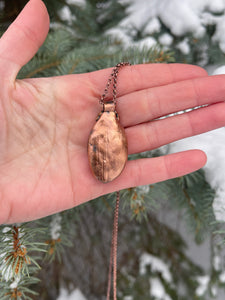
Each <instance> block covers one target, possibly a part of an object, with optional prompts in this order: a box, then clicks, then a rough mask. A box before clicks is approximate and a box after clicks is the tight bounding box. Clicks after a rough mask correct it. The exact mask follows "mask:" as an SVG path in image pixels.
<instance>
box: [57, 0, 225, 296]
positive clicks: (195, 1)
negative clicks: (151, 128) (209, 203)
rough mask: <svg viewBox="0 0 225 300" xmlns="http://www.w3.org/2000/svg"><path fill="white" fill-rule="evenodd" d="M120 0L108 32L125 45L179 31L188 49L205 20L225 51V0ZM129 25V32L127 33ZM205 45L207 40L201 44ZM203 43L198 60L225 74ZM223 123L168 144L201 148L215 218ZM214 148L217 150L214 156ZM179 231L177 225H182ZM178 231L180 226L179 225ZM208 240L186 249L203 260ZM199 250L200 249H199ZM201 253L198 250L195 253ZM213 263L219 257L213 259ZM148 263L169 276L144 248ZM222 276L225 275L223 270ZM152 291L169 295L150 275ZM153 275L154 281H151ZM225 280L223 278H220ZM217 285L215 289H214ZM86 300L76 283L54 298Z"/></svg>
mask: <svg viewBox="0 0 225 300" xmlns="http://www.w3.org/2000/svg"><path fill="white" fill-rule="evenodd" d="M67 2H68V3H69V2H70V3H79V4H81V5H82V3H84V1H82V0H79V1H78V0H68V1H67ZM120 2H122V3H127V2H128V3H131V4H132V5H131V6H130V7H129V10H128V13H129V15H128V17H127V18H126V19H124V20H123V22H122V23H121V24H120V26H119V27H117V28H114V29H113V30H110V32H109V33H110V34H111V35H113V36H115V37H117V38H119V39H121V40H123V42H124V46H125V47H129V46H131V45H133V44H135V43H136V44H138V45H140V46H147V47H149V46H153V45H156V44H157V42H159V43H160V44H161V46H163V47H164V49H169V48H170V47H171V45H172V44H173V42H174V36H177V37H183V36H185V35H186V34H187V37H184V38H183V39H182V40H181V41H179V43H177V44H176V46H175V47H176V48H177V49H179V50H180V51H181V52H182V53H183V54H184V55H187V54H189V52H190V51H191V50H190V43H189V42H190V40H189V38H188V35H190V34H191V35H192V36H193V37H194V38H196V39H200V38H202V37H203V36H204V35H205V33H206V26H207V25H215V26H216V30H215V33H214V35H213V37H212V42H217V43H218V44H219V47H220V49H221V51H222V52H224V53H225V13H224V12H225V0H213V1H212V0H182V1H180V0H130V1H126V0H120ZM62 15H63V17H64V18H65V19H69V18H72V16H71V15H70V12H69V10H68V9H67V8H64V9H63V11H62ZM160 20H161V21H162V22H163V23H164V24H165V25H166V26H167V27H168V28H169V29H170V33H171V34H170V33H162V34H160V32H161V29H162V28H161V22H160ZM134 28H135V30H137V29H139V30H142V33H143V36H146V37H145V38H143V39H141V40H139V41H137V42H134V41H133V39H132V38H131V36H130V32H131V31H132V30H134ZM128 31H129V34H128ZM154 33H158V34H159V37H158V40H156V39H155V38H154V37H152V36H150V35H154ZM206 46H207V45H206ZM204 50H206V49H204V48H203V49H202V52H203V54H204V53H205V56H204V55H203V56H202V60H201V62H200V63H199V64H200V65H203V66H204V67H205V68H206V69H207V70H208V72H209V73H210V74H212V75H214V74H225V66H222V65H219V66H218V65H207V54H206V51H205V52H204ZM224 141H225V128H221V129H218V130H214V131H212V132H209V133H205V134H202V135H198V136H195V137H191V138H187V139H184V140H182V141H178V142H175V143H173V144H171V145H170V146H169V147H170V152H171V153H172V152H177V151H182V150H187V149H196V148H198V149H202V150H203V151H205V152H206V154H207V157H208V161H207V164H206V166H205V167H204V170H205V173H206V179H207V181H208V182H209V183H210V185H211V187H212V188H214V189H215V190H216V198H215V201H214V205H213V207H214V212H215V215H216V218H217V220H223V221H225V184H224V183H225V143H224ZM215 153H217V154H216V156H215ZM170 222H172V221H171V219H169V217H168V223H169V224H170V225H171V223H170ZM181 231H182V229H181ZM183 234H186V235H187V240H188V234H187V233H185V230H184V229H183ZM208 247H209V243H207V242H206V243H205V244H204V245H203V246H201V248H200V247H197V246H194V245H191V244H189V248H190V255H191V256H192V257H193V256H196V260H197V261H199V262H200V263H202V264H203V265H204V264H205V265H206V267H207V263H205V262H206V261H208V260H209V250H208ZM199 250H200V251H199ZM199 253H200V255H199ZM217 263H218V262H217ZM146 264H150V265H151V266H152V268H153V269H155V270H157V271H159V272H161V273H162V277H163V278H164V279H165V280H166V281H168V282H170V281H171V275H170V272H169V270H168V267H167V265H166V264H165V263H164V262H163V261H161V260H160V259H158V258H156V257H153V256H151V255H149V254H143V255H142V256H141V257H140V273H142V272H144V269H145V265H146ZM224 277H225V276H224ZM151 280H152V282H151V286H153V287H154V288H152V289H151V293H152V294H151V295H152V296H153V297H156V298H157V299H161V300H171V299H170V298H168V296H167V295H166V294H165V291H164V289H163V287H162V285H161V283H160V281H159V280H157V279H154V278H153V279H151ZM208 280H209V278H207V277H203V278H199V288H198V291H197V294H198V295H199V296H201V295H203V294H204V291H205V290H206V288H207V284H208ZM153 281H154V282H153ZM221 281H222V282H224V281H225V278H221ZM216 292H217V291H214V293H216ZM65 299H67V300H85V297H84V296H83V295H82V293H81V291H79V290H78V289H77V290H75V291H74V292H73V293H71V294H68V292H67V291H65V290H61V294H60V296H59V298H58V300H65ZM217 299H218V300H219V299H224V295H221V296H219V295H218V296H217ZM124 300H134V299H133V298H132V297H126V299H124Z"/></svg>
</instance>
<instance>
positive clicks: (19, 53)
mask: <svg viewBox="0 0 225 300" xmlns="http://www.w3.org/2000/svg"><path fill="white" fill-rule="evenodd" d="M48 29H49V17H48V13H47V9H46V7H45V5H44V3H43V2H42V1H41V0H30V1H29V2H28V4H27V5H26V6H25V8H24V9H23V10H22V12H21V13H20V14H19V16H18V17H17V19H16V20H15V21H14V22H13V23H12V25H11V26H10V27H9V28H8V30H7V31H6V32H5V34H4V35H3V36H2V38H1V39H0V69H1V72H3V73H4V76H10V77H11V76H13V77H14V78H15V77H16V75H17V73H18V71H19V70H20V68H21V67H22V66H23V65H25V64H26V63H27V62H28V61H29V60H30V59H31V58H32V57H33V56H34V54H35V53H36V52H37V50H38V48H39V47H40V46H41V44H42V43H43V42H44V40H45V38H46V35H47V33H48Z"/></svg>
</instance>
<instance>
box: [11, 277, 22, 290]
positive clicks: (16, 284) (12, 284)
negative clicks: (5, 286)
mask: <svg viewBox="0 0 225 300" xmlns="http://www.w3.org/2000/svg"><path fill="white" fill-rule="evenodd" d="M19 281H20V276H17V277H16V278H14V281H13V282H12V283H11V284H10V286H9V287H10V289H15V288H17V286H18V283H19Z"/></svg>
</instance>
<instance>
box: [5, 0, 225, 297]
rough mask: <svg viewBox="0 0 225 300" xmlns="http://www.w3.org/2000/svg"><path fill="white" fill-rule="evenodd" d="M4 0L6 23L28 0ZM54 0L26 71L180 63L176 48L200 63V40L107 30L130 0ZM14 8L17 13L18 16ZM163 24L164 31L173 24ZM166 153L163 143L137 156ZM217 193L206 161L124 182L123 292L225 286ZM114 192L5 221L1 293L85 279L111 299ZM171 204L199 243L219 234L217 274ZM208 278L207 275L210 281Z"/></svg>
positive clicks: (49, 288)
mask: <svg viewBox="0 0 225 300" xmlns="http://www.w3.org/2000/svg"><path fill="white" fill-rule="evenodd" d="M1 2H2V3H4V5H2V7H4V12H3V13H2V14H1V17H2V19H1V22H2V23H1V24H2V28H6V27H7V25H8V24H9V23H10V22H11V21H12V18H14V17H15V15H16V14H18V13H19V11H20V9H21V8H22V6H24V4H25V2H26V1H21V2H19V1H11V2H9V1H1ZM45 3H46V4H47V7H48V9H49V11H50V16H51V18H52V22H53V26H52V27H51V30H50V33H49V35H48V38H47V40H46V42H45V43H44V45H43V46H42V47H41V49H40V50H39V51H38V53H37V54H36V56H35V57H34V58H33V59H32V60H31V61H30V62H29V63H28V64H27V65H26V66H25V67H24V68H23V69H22V70H21V72H20V74H19V78H29V77H39V76H53V75H54V76H55V75H63V74H74V73H83V72H90V71H94V70H98V69H101V68H105V67H112V66H114V65H115V64H116V63H118V62H119V61H123V60H128V61H130V62H131V63H132V64H135V63H143V62H144V63H151V62H158V63H160V62H165V63H166V62H173V61H174V56H175V57H176V59H177V60H178V61H181V60H184V59H185V60H186V61H188V62H192V63H193V62H196V59H194V57H196V55H195V54H194V53H196V51H197V50H196V49H195V47H196V44H194V43H193V50H192V51H191V56H190V57H189V58H187V57H181V54H180V53H178V52H177V51H175V54H174V53H171V52H170V51H164V50H162V49H161V48H160V47H154V48H147V47H145V48H139V47H137V46H132V47H130V48H124V45H123V42H122V41H121V40H119V39H118V38H113V37H112V36H111V35H109V34H108V31H109V29H110V28H113V27H115V26H116V25H118V24H119V22H120V21H121V20H123V19H124V17H125V16H126V15H127V10H126V9H127V5H123V4H121V2H120V1H117V0H105V1H103V0H102V1H97V0H94V1H93V0H86V1H85V2H84V4H82V5H81V4H68V3H69V2H66V1H59V0H58V1H56V0H54V1H53V0H45ZM15 5H17V6H15ZM0 7H1V6H0ZM9 7H10V8H9ZM15 7H16V9H15V10H14V8H15ZM62 8H63V9H67V10H69V12H70V13H71V16H72V17H71V19H70V20H65V19H64V18H62V14H61V10H62ZM10 11H13V12H15V14H14V15H13V16H11V14H10ZM162 25H163V24H162ZM56 28H57V29H56ZM162 28H163V32H165V31H167V30H168V29H167V28H166V27H165V26H162ZM208 30H209V33H208V32H207V34H209V35H210V28H209V29H208ZM211 30H213V29H211ZM161 33H162V32H161ZM132 35H133V36H132V38H133V39H134V40H138V39H140V38H142V36H141V34H140V31H139V34H136V35H135V34H134V31H132ZM180 39H182V37H181V38H180ZM205 39H206V40H207V39H209V36H206V37H205ZM218 49H219V48H218V45H217V50H218ZM218 51H219V50H218ZM212 57H213V56H212ZM162 154H163V153H162V150H161V149H157V150H154V151H151V152H145V153H142V154H139V155H133V156H131V157H130V158H129V159H134V158H136V157H154V156H159V155H162ZM214 197H215V191H214V190H212V188H211V187H210V185H209V184H208V183H207V181H206V179H205V175H204V172H203V171H202V170H200V171H198V172H195V173H192V174H189V175H186V176H184V177H181V178H176V179H173V180H168V181H165V182H163V183H157V184H154V185H150V186H144V187H136V188H132V189H128V190H124V191H122V193H121V203H122V209H121V214H120V220H119V257H118V265H119V274H118V295H119V296H118V300H122V299H142V300H145V299H146V300H147V299H149V300H160V299H173V300H176V299H177V300H178V299H179V300H181V299H182V300H188V299H198V300H206V299H208V297H210V299H212V298H213V297H214V296H215V295H214V294H213V293H214V290H215V287H217V286H220V287H224V280H223V277H222V275H223V274H224V269H223V268H222V266H221V265H219V266H218V264H216V263H215V260H217V261H218V259H219V257H220V255H221V252H220V251H221V248H222V243H223V238H221V235H222V237H223V234H224V233H223V229H222V228H221V226H219V225H220V224H217V223H216V222H215V217H214V214H213V209H212V202H213V199H214ZM114 201H115V194H114V193H113V194H109V195H105V196H103V197H100V198H98V199H96V200H94V201H91V202H90V203H86V204H84V205H82V206H79V207H77V208H74V209H71V210H69V211H65V212H62V213H60V214H56V215H53V216H49V217H47V218H44V219H41V220H37V221H33V222H28V223H24V224H13V225H12V226H4V225H2V226H1V227H0V274H1V278H2V280H1V282H0V299H43V300H44V299H48V300H49V299H57V296H58V295H59V292H60V288H61V287H65V288H67V289H68V290H73V289H74V288H76V287H78V288H80V289H81V290H82V292H83V293H84V294H85V296H86V297H87V299H93V300H94V299H98V300H99V299H105V294H106V281H107V266H108V261H109V252H110V232H111V226H112V211H113V207H114ZM169 212H172V214H173V216H175V217H176V218H177V222H178V223H180V222H183V219H185V224H186V225H187V228H188V229H189V230H190V231H191V232H192V235H193V238H195V241H196V243H202V242H203V241H204V240H205V239H207V238H210V241H211V242H210V243H211V264H210V270H208V273H206V270H204V269H203V268H202V267H200V266H199V265H198V264H197V263H196V262H194V261H193V260H192V259H191V258H190V257H188V254H187V245H186V243H185V241H184V239H183V238H182V236H181V234H180V233H179V231H178V230H175V229H172V228H171V227H170V226H169V225H168V224H166V223H165V222H164V220H163V218H162V217H161V216H160V214H162V215H163V213H169ZM219 242H221V245H220V244H219ZM156 262H157V263H156ZM159 266H161V267H159ZM204 278H205V279H207V284H205V286H204V287H202V285H201V282H202V280H203V279H204ZM156 285H158V286H160V289H161V291H164V295H163V296H162V297H161V296H159V295H158V296H157V294H156V293H155V290H154V287H155V286H156ZM201 287H202V289H200V288H201ZM149 291H151V292H150V293H149ZM129 296H131V298H128V297H129ZM125 297H127V298H125ZM166 297H167V298H166Z"/></svg>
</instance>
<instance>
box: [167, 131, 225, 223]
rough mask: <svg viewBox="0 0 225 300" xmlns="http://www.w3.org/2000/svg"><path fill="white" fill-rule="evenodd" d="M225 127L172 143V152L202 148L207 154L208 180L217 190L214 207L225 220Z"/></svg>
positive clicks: (206, 168) (206, 169)
mask: <svg viewBox="0 0 225 300" xmlns="http://www.w3.org/2000/svg"><path fill="white" fill-rule="evenodd" d="M224 140H225V128H220V129H216V130H213V131H210V132H207V133H204V134H200V135H197V136H194V137H190V138H186V139H183V140H180V141H177V142H174V143H172V144H171V145H170V153H173V152H178V151H185V150H189V149H201V150H203V151H204V152H205V153H206V154H207V163H206V165H205V167H204V170H205V176H206V180H207V181H208V182H209V183H210V185H211V187H212V188H213V189H215V190H216V197H215V199H214V202H213V208H214V213H215V217H216V219H217V220H218V221H219V220H220V221H221V220H223V221H225V184H224V183H225V159H224V155H225V144H224Z"/></svg>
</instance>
